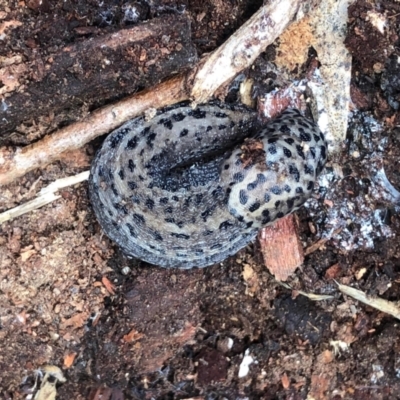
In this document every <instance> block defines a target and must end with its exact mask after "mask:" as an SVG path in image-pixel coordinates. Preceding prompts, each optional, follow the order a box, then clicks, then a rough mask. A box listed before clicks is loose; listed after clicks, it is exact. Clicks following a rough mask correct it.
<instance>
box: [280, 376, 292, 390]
mask: <svg viewBox="0 0 400 400" xmlns="http://www.w3.org/2000/svg"><path fill="white" fill-rule="evenodd" d="M281 382H282V386H283V388H284V389H289V386H290V380H289V378H288V376H287V375H286V372H285V373H284V374H283V376H282V378H281Z"/></svg>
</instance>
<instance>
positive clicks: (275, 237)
mask: <svg viewBox="0 0 400 400" xmlns="http://www.w3.org/2000/svg"><path fill="white" fill-rule="evenodd" d="M258 238H259V241H260V245H261V252H262V254H263V257H264V264H265V266H266V267H267V268H268V270H269V271H270V272H271V274H272V275H274V276H275V278H276V279H277V280H278V281H286V280H287V278H288V277H289V276H290V275H291V274H293V273H294V271H295V270H296V268H298V267H299V266H300V265H301V264H302V263H303V261H304V253H303V247H302V245H301V242H300V240H299V237H298V234H297V227H296V222H295V220H294V216H293V215H289V216H287V217H285V218H282V219H280V220H278V221H276V222H275V223H274V224H273V225H272V226H267V227H266V228H264V229H262V230H261V232H260V234H259V235H258Z"/></svg>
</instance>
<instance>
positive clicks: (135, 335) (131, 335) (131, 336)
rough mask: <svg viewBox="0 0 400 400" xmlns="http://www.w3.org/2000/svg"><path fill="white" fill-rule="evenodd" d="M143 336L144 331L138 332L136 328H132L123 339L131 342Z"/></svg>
mask: <svg viewBox="0 0 400 400" xmlns="http://www.w3.org/2000/svg"><path fill="white" fill-rule="evenodd" d="M143 336H144V335H143V333H140V332H138V331H137V330H136V329H132V330H131V331H130V332H129V333H128V334H127V335H124V337H123V338H122V339H123V341H124V342H126V343H131V342H134V341H136V340H139V339H141V338H142V337H143Z"/></svg>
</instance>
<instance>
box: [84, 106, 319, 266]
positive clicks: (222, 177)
mask: <svg viewBox="0 0 400 400" xmlns="http://www.w3.org/2000/svg"><path fill="white" fill-rule="evenodd" d="M325 161H326V142H325V138H324V135H323V134H322V133H321V132H320V131H319V129H318V127H317V126H316V125H315V124H314V123H313V122H312V121H310V120H309V119H307V118H305V117H303V116H302V115H301V114H300V112H299V111H297V110H293V109H292V110H286V111H285V112H283V114H282V115H281V116H280V117H278V118H276V119H275V120H273V121H271V122H269V123H268V124H264V125H262V124H261V123H260V122H258V119H257V115H256V113H255V112H254V111H252V110H250V109H248V108H246V107H244V106H240V105H230V104H224V103H219V102H214V103H210V104H204V105H200V106H198V107H197V108H196V109H192V108H191V107H190V106H189V105H188V104H183V103H181V104H178V105H175V106H173V107H169V108H165V109H163V110H161V111H159V112H158V113H157V115H156V116H155V117H154V118H152V119H151V120H150V121H146V119H145V118H144V117H139V118H136V119H133V120H131V121H129V122H127V123H125V124H124V125H123V126H121V127H120V128H118V129H117V130H115V131H114V132H112V133H111V134H110V135H109V136H108V137H107V138H106V140H105V141H104V143H103V146H102V147H101V149H100V150H99V151H98V153H97V155H96V157H95V159H94V161H93V163H92V167H91V174H90V178H89V193H90V198H91V202H92V204H93V208H94V211H95V214H96V216H97V219H98V221H99V222H100V225H101V227H102V228H103V230H104V231H105V233H106V234H107V236H109V237H110V238H111V239H112V240H113V241H114V242H115V243H116V244H117V245H118V246H120V247H121V248H122V250H123V251H124V253H125V254H127V255H128V256H133V257H136V258H139V259H141V260H143V261H146V262H147V263H150V264H155V265H158V266H162V267H177V268H192V267H205V266H208V265H211V264H215V263H218V262H220V261H223V260H224V259H226V258H227V257H228V256H230V255H233V254H235V253H236V252H238V251H239V250H240V249H242V248H243V247H245V246H246V245H247V244H248V243H249V242H250V241H252V240H253V239H254V238H255V237H256V235H257V232H258V231H259V229H260V228H262V227H264V226H266V225H269V224H271V223H272V222H273V221H274V220H276V219H278V218H282V217H283V216H285V215H287V214H290V213H292V212H293V211H295V210H296V209H298V208H299V207H300V206H301V205H302V204H303V203H304V202H305V201H306V200H307V199H308V198H309V197H310V195H311V192H312V190H313V187H314V182H315V180H316V177H317V176H318V174H319V173H320V172H321V170H322V168H323V167H324V164H325Z"/></svg>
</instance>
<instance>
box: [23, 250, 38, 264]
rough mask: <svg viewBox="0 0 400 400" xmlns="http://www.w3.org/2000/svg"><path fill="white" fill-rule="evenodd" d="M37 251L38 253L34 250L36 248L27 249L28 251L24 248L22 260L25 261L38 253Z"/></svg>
mask: <svg viewBox="0 0 400 400" xmlns="http://www.w3.org/2000/svg"><path fill="white" fill-rule="evenodd" d="M36 253H37V251H36V250H34V249H31V250H26V251H24V249H22V252H21V261H22V262H25V261H27V260H29V258H30V257H31V256H33V255H34V254H36Z"/></svg>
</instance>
